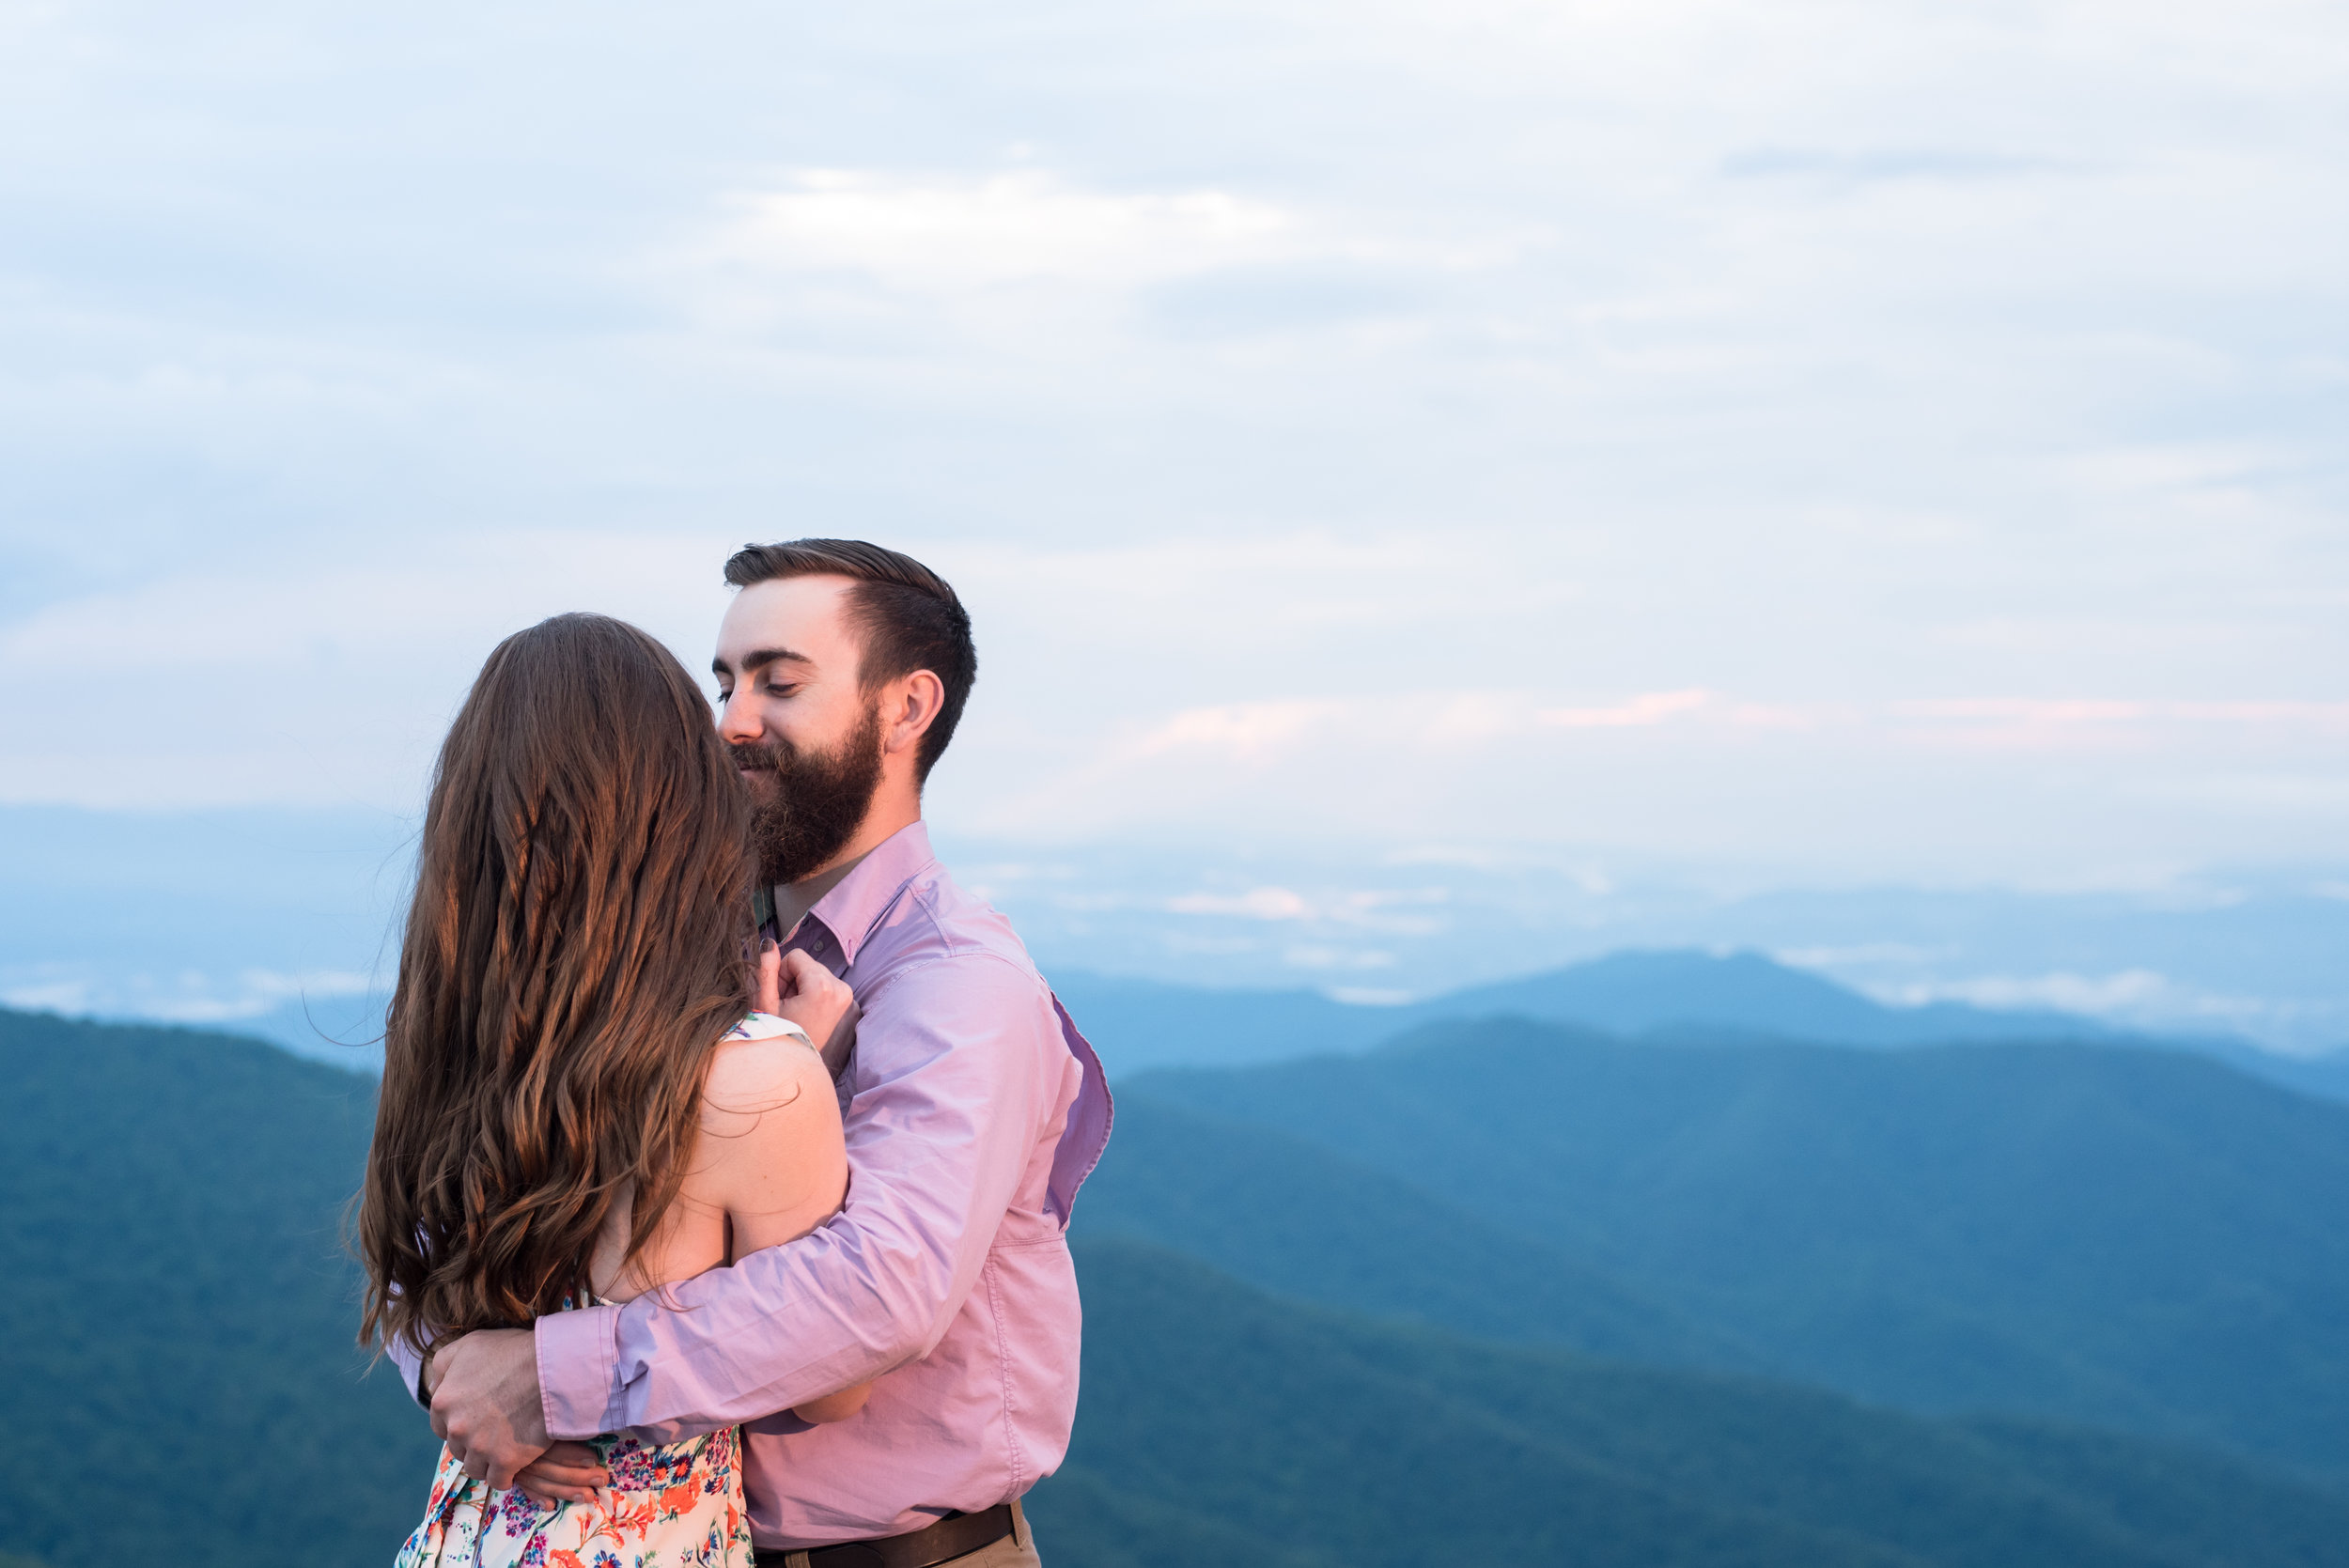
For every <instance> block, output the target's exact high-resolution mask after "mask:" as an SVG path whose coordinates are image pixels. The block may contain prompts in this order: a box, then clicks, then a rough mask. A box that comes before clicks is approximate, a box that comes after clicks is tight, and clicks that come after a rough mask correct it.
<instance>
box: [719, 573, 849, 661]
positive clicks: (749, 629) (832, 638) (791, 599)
mask: <svg viewBox="0 0 2349 1568" xmlns="http://www.w3.org/2000/svg"><path fill="white" fill-rule="evenodd" d="M853 585H854V584H853V583H852V582H850V580H849V579H848V578H845V577H832V576H820V577H819V576H809V577H789V578H783V579H780V580H777V581H772V582H754V583H752V584H751V585H750V586H749V587H747V588H745V589H743V590H742V591H741V592H740V593H739V594H737V595H736V596H735V598H734V602H733V603H732V604H730V605H728V606H727V607H726V613H725V618H724V619H723V621H721V622H720V623H719V625H718V660H717V661H718V662H719V663H720V664H722V665H732V664H739V663H741V662H742V661H744V660H754V661H757V662H766V661H768V660H772V659H774V658H776V657H786V658H792V659H798V660H805V661H808V662H812V663H813V662H822V661H825V660H831V659H835V658H839V657H841V656H843V655H846V654H848V653H851V652H852V651H853V650H852V649H851V648H850V646H849V645H848V626H847V623H846V620H845V617H844V616H843V614H842V610H843V608H844V606H843V604H842V599H843V598H844V596H845V595H846V594H847V592H848V589H849V588H850V587H852V586H853Z"/></svg>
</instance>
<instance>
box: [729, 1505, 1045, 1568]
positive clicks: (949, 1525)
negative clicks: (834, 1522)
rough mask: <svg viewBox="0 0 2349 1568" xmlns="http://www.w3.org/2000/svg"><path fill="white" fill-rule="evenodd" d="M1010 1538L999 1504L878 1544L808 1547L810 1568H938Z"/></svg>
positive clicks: (767, 1559) (766, 1554)
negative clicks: (982, 1511) (944, 1563)
mask: <svg viewBox="0 0 2349 1568" xmlns="http://www.w3.org/2000/svg"><path fill="white" fill-rule="evenodd" d="M1010 1533H1011V1504H1009V1503H1007V1502H999V1503H997V1504H996V1505H995V1506H994V1507H992V1508H990V1509H988V1510H987V1512H985V1513H984V1514H947V1515H946V1516H945V1517H944V1518H943V1519H941V1520H939V1521H938V1523H936V1524H934V1525H931V1526H930V1527H928V1528H927V1529H916V1530H908V1531H907V1532H906V1533H905V1534H903V1535H884V1536H882V1537H881V1538H880V1539H879V1540H878V1541H843V1542H841V1543H839V1544H838V1545H832V1546H810V1547H809V1548H808V1549H807V1562H808V1568H938V1564H940V1563H941V1562H952V1561H953V1560H955V1559H957V1558H958V1557H968V1556H970V1555H971V1554H972V1552H975V1551H978V1550H979V1549H981V1548H982V1547H986V1546H992V1545H995V1543H996V1542H998V1541H1001V1540H1002V1539H1003V1537H1004V1536H1006V1535H1009V1534H1010ZM795 1555H797V1554H795V1553H790V1552H783V1551H778V1550H776V1549H775V1548H773V1547H771V1546H768V1547H762V1548H760V1549H759V1550H758V1552H757V1553H755V1554H754V1557H753V1558H752V1561H753V1562H754V1563H755V1564H756V1568H784V1562H785V1560H786V1558H789V1557H792V1556H795Z"/></svg>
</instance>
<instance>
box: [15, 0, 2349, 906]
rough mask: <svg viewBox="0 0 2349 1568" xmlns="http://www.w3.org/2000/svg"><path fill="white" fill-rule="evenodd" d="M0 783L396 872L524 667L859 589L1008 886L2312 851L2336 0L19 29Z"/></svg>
mask: <svg viewBox="0 0 2349 1568" xmlns="http://www.w3.org/2000/svg"><path fill="white" fill-rule="evenodd" d="M0 83H5V90H4V91H0V210H5V212H6V213H7V222H6V223H5V224H0V708H5V711H6V713H7V714H8V720H9V722H8V724H7V725H6V726H5V728H4V729H0V801H5V802H14V803H18V804H39V803H74V804H82V805H93V806H101V807H125V806H129V807H141V808H165V809H170V808H184V807H242V806H256V805H258V806H269V805H303V806H320V807H328V808H334V809H337V810H342V809H350V808H362V809H378V808H380V809H383V810H388V811H390V812H392V813H395V814H397V813H398V812H400V811H402V810H404V809H406V808H407V807H409V806H410V805H412V802H413V801H414V800H415V798H416V795H417V791H418V788H419V785H420V783H421V780H422V777H423V774H424V770H425V768H426V767H427V766H428V759H429V755H430V751H431V748H432V746H433V745H434V743H435V742H436V741H437V738H438V736H439V733H440V729H441V726H442V724H443V722H444V720H445V718H446V716H447V714H448V712H449V711H450V709H451V706H452V705H453V703H454V701H455V700H456V697H457V695H458V694H459V692H460V691H461V690H462V687H463V684H464V682H465V681H466V680H467V678H468V677H469V676H470V675H471V672H472V670H473V669H474V666H475V665H476V663H477V661H478V660H479V658H480V656H481V654H482V653H483V652H484V651H485V650H486V649H487V647H488V646H489V645H490V644H491V643H492V642H494V641H495V640H496V639H497V638H498V637H499V636H501V635H503V634H504V633H505V632H506V631H508V630H511V629H513V628H515V627H516V626H518V625H521V624H523V623H525V622H527V621H529V620H531V619H533V618H535V617H537V616H538V615H540V614H543V613H550V612H552V611H556V610H562V609H570V608H580V607H591V608H598V609H603V610H609V611H612V612H614V613H621V614H625V615H629V616H630V617H632V618H635V619H638V620H640V621H642V622H644V623H646V625H648V626H651V627H653V628H654V629H657V630H658V631H660V632H661V634H662V635H664V636H665V637H667V638H669V639H670V640H671V641H672V643H673V644H675V645H676V646H677V649H678V651H679V652H680V653H681V654H682V655H684V656H685V657H686V658H687V659H688V660H689V661H691V662H692V663H693V664H694V665H695V666H696V667H698V666H699V665H700V663H701V662H702V660H703V659H704V657H705V656H706V649H707V646H708V635H709V630H710V628H711V627H712V625H713V624H714V620H715V617H716V614H717V613H718V611H719V608H720V606H721V604H722V602H723V601H722V596H721V594H720V592H719V591H718V590H717V588H716V587H715V586H714V582H715V577H716V567H717V563H718V562H719V561H720V560H721V559H722V558H723V554H724V553H725V551H727V550H728V549H729V548H731V547H732V546H733V545H735V544H738V543H739V542H740V541H742V540H743V539H745V538H750V537H762V538H764V537H775V536H787V535H793V534H801V533H843V534H855V535H863V536H871V537H875V538H879V539H882V540H885V541H887V542H891V543H894V544H897V545H900V546H902V547H904V548H907V549H910V550H913V551H916V552H918V553H920V554H922V555H924V556H925V557H926V558H928V559H930V560H932V561H933V562H934V563H935V564H937V565H939V566H940V567H942V568H943V569H945V570H946V571H947V572H948V573H949V575H950V576H952V577H953V578H954V579H955V580H956V582H957V583H958V584H959V585H960V586H961V587H962V588H963V590H964V591H965V593H966V595H967V597H968V598H970V599H971V601H972V605H973V607H974V609H975V611H976V613H977V616H978V621H979V629H980V636H981V644H982V654H983V658H984V660H985V674H984V675H983V679H982V683H981V687H980V691H979V697H978V699H977V701H976V703H975V705H974V707H973V710H972V716H971V720H970V722H969V727H968V728H967V730H966V732H965V736H964V738H963V739H961V740H960V741H958V742H957V748H956V752H955V753H954V756H953V758H952V760H951V761H950V762H949V763H948V764H947V765H946V766H945V767H944V768H941V772H940V774H939V777H938V782H937V788H936V792H935V797H934V800H933V815H935V816H936V817H937V818H938V819H939V821H940V822H941V827H944V828H946V829H947V830H949V831H954V832H957V833H960V834H962V835H964V836H965V837H966V838H968V839H970V840H971V841H972V842H978V841H985V842H987V843H989V844H994V845H1011V846H1019V845H1021V844H1034V845H1037V846H1047V847H1050V848H1053V849H1054V850H1055V851H1063V850H1068V849H1071V848H1081V847H1082V846H1086V845H1101V846H1119V847H1120V848H1121V849H1132V848H1136V847H1140V848H1143V849H1170V848H1172V849H1179V848H1181V847H1182V846H1202V845H1204V846H1212V847H1214V848H1215V849H1216V850H1217V851H1218V852H1222V851H1226V850H1232V851H1236V852H1237V851H1242V850H1246V851H1252V850H1253V849H1255V848H1257V847H1260V846H1274V847H1277V846H1283V845H1294V844H1299V843H1305V844H1310V845H1311V846H1313V847H1314V850H1315V853H1316V854H1321V855H1336V856H1339V857H1340V858H1343V857H1344V856H1346V855H1347V854H1350V853H1355V852H1357V851H1359V852H1360V853H1361V854H1362V855H1363V856H1365V857H1369V856H1372V855H1374V854H1375V855H1377V856H1393V855H1397V854H1401V855H1406V856H1408V855H1411V854H1425V853H1434V854H1438V855H1444V854H1453V855H1470V856H1482V857H1486V858H1489V857H1491V856H1494V855H1501V856H1506V855H1508V854H1511V853H1516V852H1522V853H1526V854H1533V853H1535V852H1538V853H1539V854H1540V855H1541V856H1544V857H1548V860H1545V861H1544V862H1543V863H1549V862H1550V861H1553V860H1554V861H1558V863H1567V862H1571V863H1573V864H1576V865H1596V866H1599V867H1601V868H1606V867H1610V866H1612V867H1616V868H1617V870H1616V871H1615V873H1613V874H1615V875H1621V870H1620V868H1621V867H1623V866H1626V865H1651V866H1653V865H1668V866H1678V867H1683V868H1697V869H1698V870H1700V871H1703V868H1713V870H1710V871H1703V874H1705V875H1713V874H1715V872H1717V871H1719V870H1720V868H1728V870H1727V871H1726V872H1721V873H1720V874H1724V875H1735V877H1741V878H1743V879H1744V880H1745V883H1746V884H1747V885H1753V886H1763V885H1771V884H1784V885H1816V884H1838V885H1853V884H1890V883H1906V884H1916V883H1927V884H1935V885H1945V884H1951V883H1960V884H1966V885H1974V886H1993V887H1996V886H2015V887H2034V888H2045V887H2049V886H2054V887H2061V888H2111V887H2120V888H2158V887H2162V886H2166V885H2171V884H2174V883H2176V882H2177V881H2178V880H2179V879H2180V878H2191V877H2200V876H2207V875H2209V874H2211V872H2212V868H2226V867H2239V866H2245V865H2253V866H2260V867H2265V868H2270V870H2273V869H2274V868H2284V873H2285V875H2286V877H2287V879H2289V877H2291V876H2295V875H2299V873H2298V872H2296V871H2294V870H2293V868H2308V869H2307V870H2306V876H2305V878H2304V880H2306V882H2307V883H2308V885H2309V886H2310V887H2311V888H2314V887H2316V886H2319V885H2323V886H2332V885H2336V884H2338V883H2339V881H2340V877H2341V871H2340V867H2341V864H2342V863H2343V862H2349V481H2345V479H2344V463H2343V457H2342V445H2341V431H2342V430H2343V429H2345V428H2349V7H2344V6H2342V5H2341V4H2258V3H2252V4H2245V3H2240V0H2233V3H2229V4H2224V5H2221V4H2203V5H2198V6H2167V7H2145V6H2141V5H2124V4H2120V3H2109V4H2030V3H2016V4H2002V5H1992V6H1965V7H1959V6H1955V5H1948V4H1940V5H1926V4H1916V3H1910V0H1894V3H1890V4H1875V5H1865V6H1863V5H1859V4H1856V3H1855V4H1808V3H1789V4H1778V5H1773V6H1768V7H1761V6H1754V5H1743V6H1733V5H1727V4H1710V3H1702V0H1652V3H1643V4H1639V5H1629V4H1581V5H1575V4H1566V5H1558V4H1548V5H1530V4H1528V5H1517V4H1477V3H1463V0H1446V3H1443V4H1435V3H1433V0H1427V3H1402V0H1395V3H1386V4H1367V5H1364V4H1357V5H1350V6H1336V5H1330V4H1327V3H1325V0H1313V3H1305V0H1288V3H1283V0H1269V3H1267V0H1252V3H1251V4H1248V5H1244V6H1243V5H1237V4H1200V3H1196V0H1190V3H1186V4H1182V5H1179V6H1178V5H1171V4H1164V3H1160V0H1140V3H1127V4H1114V5H1108V6H1104V5H1101V4H1098V3H1092V4H1085V5H1077V4H1024V5H1022V4H1009V5H1006V4H994V5H988V6H986V7H978V6H949V5H934V6H879V7H861V8H810V7H801V8H777V7H770V6H749V5H739V4H715V3H690V0H689V3H683V4H678V5H673V6H668V7H661V8H644V7H625V6H611V5H592V4H568V5H565V6H560V7H557V6H552V5H510V4H509V5H500V4H483V3H478V0H474V3H468V4H466V5H462V6H458V5H452V4H442V3H437V0H425V3H420V4H416V5H412V6H408V7H403V8H398V9H397V11H382V10H378V11H375V12H366V11H363V10H360V9H357V8H319V7H298V6H291V5H282V4H261V3H257V0H221V3H219V4H215V5H211V6H207V7H202V8H187V7H174V6H164V5H160V4H153V3H149V0H112V3H86V0H48V3H28V0H0ZM1560 857H1563V860H1561V859H1560ZM1690 874H1691V875H1694V874H1696V873H1695V872H1693V871H1692V872H1691V873H1690ZM2266 874H2267V873H2265V872H2263V875H2266ZM2198 885H2199V884H2198Z"/></svg>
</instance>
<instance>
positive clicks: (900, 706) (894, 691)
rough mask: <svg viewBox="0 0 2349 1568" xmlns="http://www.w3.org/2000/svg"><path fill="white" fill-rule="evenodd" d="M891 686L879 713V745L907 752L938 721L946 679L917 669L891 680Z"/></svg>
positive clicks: (943, 702) (920, 741)
mask: <svg viewBox="0 0 2349 1568" xmlns="http://www.w3.org/2000/svg"><path fill="white" fill-rule="evenodd" d="M890 688H891V690H890V702H889V706H888V707H887V709H885V710H884V711H883V713H882V715H881V722H882V725H883V728H882V730H881V748H882V750H884V751H887V752H892V753H894V752H910V751H911V750H913V749H914V748H915V747H917V746H919V745H920V744H921V743H922V737H924V736H926V735H927V734H928V733H929V729H930V726H931V725H932V724H934V723H936V722H938V715H939V710H940V709H941V708H942V707H943V706H945V703H946V683H945V682H944V681H942V680H940V679H939V678H938V676H937V675H934V674H932V673H931V672H930V671H928V670H916V671H914V672H913V674H911V675H906V676H904V677H902V678H901V679H898V680H895V681H892V682H891V683H890Z"/></svg>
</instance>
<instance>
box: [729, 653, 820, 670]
mask: <svg viewBox="0 0 2349 1568" xmlns="http://www.w3.org/2000/svg"><path fill="white" fill-rule="evenodd" d="M815 662H816V660H812V659H810V658H808V656H807V655H805V654H803V653H794V652H793V651H792V650H791V649H789V648H753V649H752V650H751V651H750V652H749V653H747V654H744V655H743V656H742V674H744V675H756V674H758V672H759V671H761V670H763V669H765V668H766V667H767V666H768V665H770V664H811V665H812V664H814V663H815ZM709 670H710V673H711V674H712V675H732V674H734V671H733V669H732V667H731V666H729V665H728V664H727V663H726V661H725V660H723V659H713V660H710V661H709Z"/></svg>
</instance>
